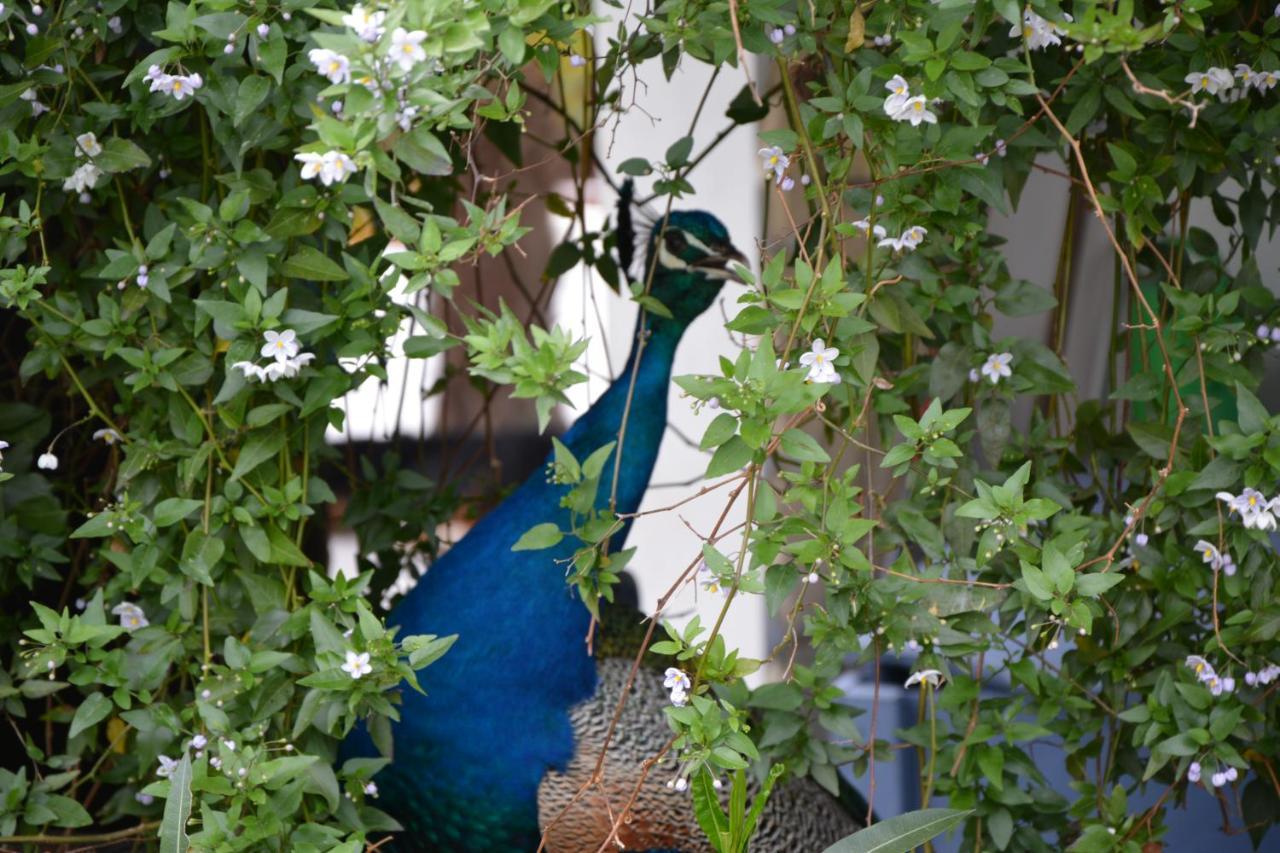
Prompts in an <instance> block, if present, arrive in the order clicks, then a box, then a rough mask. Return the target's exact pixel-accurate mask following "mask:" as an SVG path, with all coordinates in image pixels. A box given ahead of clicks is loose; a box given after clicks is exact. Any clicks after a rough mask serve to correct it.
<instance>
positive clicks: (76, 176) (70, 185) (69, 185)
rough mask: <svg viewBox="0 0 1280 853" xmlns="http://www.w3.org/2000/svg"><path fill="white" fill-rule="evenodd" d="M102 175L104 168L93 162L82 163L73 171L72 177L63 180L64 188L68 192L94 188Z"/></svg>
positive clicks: (79, 191)
mask: <svg viewBox="0 0 1280 853" xmlns="http://www.w3.org/2000/svg"><path fill="white" fill-rule="evenodd" d="M101 177H102V170H101V169H99V168H98V167H97V166H95V165H94V164H93V163H81V164H80V166H79V167H78V168H77V169H76V170H75V171H74V172H72V173H71V177H69V178H67V179H66V180H64V181H63V182H62V188H63V189H64V190H66V191H67V192H74V193H82V192H87V191H88V190H91V189H93V187H94V185H95V184H96V183H98V178H101Z"/></svg>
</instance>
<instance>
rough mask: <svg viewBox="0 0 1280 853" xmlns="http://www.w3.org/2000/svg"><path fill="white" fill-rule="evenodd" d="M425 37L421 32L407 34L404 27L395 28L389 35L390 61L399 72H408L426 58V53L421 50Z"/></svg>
mask: <svg viewBox="0 0 1280 853" xmlns="http://www.w3.org/2000/svg"><path fill="white" fill-rule="evenodd" d="M426 37H427V34H426V32H425V31H423V30H414V31H413V32H409V31H407V30H405V28H404V27H396V28H395V31H394V32H392V33H391V59H392V61H393V62H395V63H396V64H397V65H399V66H400V70H401V71H408V70H409V69H411V68H413V66H415V65H417V64H418V63H419V62H422V61H423V60H424V59H426V58H427V52H426V51H425V50H423V49H422V42H423V40H424V39H426Z"/></svg>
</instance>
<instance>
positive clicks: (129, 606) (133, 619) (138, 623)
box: [111, 601, 151, 633]
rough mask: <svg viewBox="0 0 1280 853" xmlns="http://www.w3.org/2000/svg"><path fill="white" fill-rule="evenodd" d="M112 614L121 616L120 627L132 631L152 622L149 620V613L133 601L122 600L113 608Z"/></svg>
mask: <svg viewBox="0 0 1280 853" xmlns="http://www.w3.org/2000/svg"><path fill="white" fill-rule="evenodd" d="M111 615H113V616H119V617H120V627H122V628H124V629H125V630H126V631H129V632H130V633H132V632H133V631H136V630H138V629H139V628H145V627H147V626H148V625H150V624H151V623H150V622H148V621H147V614H146V613H145V612H144V611H143V609H142V608H141V607H139V606H138V605H136V604H134V603H133V602H131V601H122V602H120V603H119V604H117V605H116V606H115V607H113V608H111Z"/></svg>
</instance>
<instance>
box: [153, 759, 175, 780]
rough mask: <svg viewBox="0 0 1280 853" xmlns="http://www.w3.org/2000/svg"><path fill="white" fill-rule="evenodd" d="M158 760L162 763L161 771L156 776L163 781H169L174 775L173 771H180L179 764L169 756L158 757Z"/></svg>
mask: <svg viewBox="0 0 1280 853" xmlns="http://www.w3.org/2000/svg"><path fill="white" fill-rule="evenodd" d="M156 760H157V761H159V762H160V769H159V770H157V771H156V775H157V776H159V777H160V778H161V779H168V778H169V777H170V776H172V775H173V771H175V770H177V769H178V762H177V761H175V760H174V759H172V758H170V757H169V756H167V755H157V756H156Z"/></svg>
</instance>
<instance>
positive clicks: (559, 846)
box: [377, 211, 856, 851]
mask: <svg viewBox="0 0 1280 853" xmlns="http://www.w3.org/2000/svg"><path fill="white" fill-rule="evenodd" d="M744 260H745V259H744V257H743V255H742V253H741V252H739V251H738V250H737V249H736V248H734V246H733V245H732V243H731V242H730V239H729V235H728V232H727V231H726V229H725V227H724V225H723V224H722V223H721V222H720V221H719V220H718V219H717V218H716V217H714V216H712V215H711V214H709V213H706V212H703V211H676V212H671V213H669V214H667V215H666V216H665V217H664V218H663V219H662V220H660V221H659V222H658V223H657V224H655V225H654V226H653V228H652V231H651V233H650V236H649V240H648V262H647V264H646V266H645V270H646V272H647V273H648V275H649V276H650V277H651V281H650V288H649V292H650V294H651V295H652V296H653V297H655V298H656V299H657V300H658V301H660V302H661V303H662V304H663V305H664V306H666V307H667V309H668V310H669V312H670V315H671V316H669V317H666V316H659V315H658V314H656V313H649V314H647V315H642V316H641V319H640V321H638V325H637V335H636V341H635V342H634V343H633V346H632V350H631V355H630V357H629V358H628V360H627V363H626V366H625V368H624V369H623V371H622V372H621V374H620V375H619V376H618V377H617V378H616V379H615V380H614V382H613V384H612V385H611V386H610V387H609V388H608V390H607V391H605V393H604V394H603V395H602V396H601V397H600V398H599V399H598V400H597V401H596V403H595V404H594V405H592V406H591V408H590V409H589V410H588V411H587V412H586V413H585V414H583V415H582V416H581V417H580V418H578V420H577V421H576V422H575V423H574V425H573V426H572V428H570V429H569V430H568V432H567V433H566V434H565V435H564V436H563V437H562V439H561V441H562V442H563V443H564V445H566V446H567V447H568V449H569V450H570V451H572V453H573V454H574V456H575V457H576V458H578V459H583V458H585V457H587V456H588V455H589V454H590V453H591V452H592V451H594V450H596V449H597V448H599V447H601V446H603V445H605V444H607V443H609V442H611V441H615V440H616V439H617V438H618V432H619V427H620V425H621V423H622V420H623V412H624V409H628V405H627V404H628V397H629V396H630V398H631V399H630V406H629V413H628V415H627V429H626V433H625V444H624V447H623V452H622V467H621V471H620V473H619V476H618V479H617V490H616V510H617V512H619V513H621V514H624V515H625V514H627V513H633V512H635V511H636V509H637V508H638V507H639V505H640V501H641V498H642V497H643V496H644V493H645V489H646V488H647V486H648V482H649V477H650V475H651V473H652V471H653V466H654V462H655V460H656V458H657V455H658V446H659V444H660V443H661V440H662V436H663V433H664V431H665V429H666V423H667V393H668V389H669V385H670V379H671V367H672V361H673V358H674V356H675V352H676V346H677V344H678V343H679V341H680V338H681V336H682V335H683V334H684V331H685V329H686V328H688V326H689V324H690V323H691V322H692V321H693V320H694V319H695V318H696V317H698V315H700V314H701V313H702V312H703V311H704V310H706V309H707V308H708V307H709V306H710V305H711V304H712V303H713V301H714V300H715V298H716V296H717V294H718V293H719V291H720V288H721V286H722V284H723V282H724V281H725V280H726V279H729V278H734V277H736V276H735V274H734V273H733V272H732V271H731V270H730V269H729V267H728V264H729V263H730V262H731V261H738V262H742V261H744ZM642 336H643V346H641V345H640V341H641V338H642ZM633 385H634V387H632V386H633ZM613 464H614V463H613V454H610V461H609V462H608V464H607V465H606V467H605V469H604V472H603V474H602V476H601V480H600V482H602V483H607V482H611V480H612V476H613V474H612V470H613ZM564 491H565V487H564V486H562V485H557V484H556V483H555V482H553V481H551V480H549V479H548V478H547V477H545V476H544V474H543V473H542V472H541V471H538V472H535V473H534V474H533V475H532V476H531V477H530V478H529V479H528V480H526V481H525V482H524V483H523V484H522V485H521V486H520V487H519V488H517V489H516V491H514V492H513V493H512V494H511V495H510V496H509V497H508V498H507V499H506V500H504V501H503V502H502V503H501V504H500V505H499V506H498V507H496V508H495V509H494V510H493V511H491V512H490V513H489V514H488V515H486V516H485V517H484V518H483V519H481V520H480V521H479V522H478V523H477V524H476V525H475V527H474V528H472V529H471V530H470V531H469V532H468V533H467V535H466V536H464V537H463V538H462V539H461V540H460V541H459V542H458V543H457V544H456V545H454V546H453V547H452V548H451V549H450V550H449V551H448V552H446V553H445V554H444V555H443V556H442V557H441V558H440V559H439V560H438V561H436V563H435V564H434V565H433V566H432V567H431V568H430V570H429V571H428V572H427V573H426V574H425V575H424V577H423V578H422V580H421V581H420V582H419V583H418V585H417V586H416V587H415V588H414V589H413V590H412V591H411V592H410V593H409V594H408V595H407V596H405V598H404V599H403V600H402V601H401V602H400V603H399V604H398V605H397V606H396V608H395V609H394V611H393V612H392V614H391V616H390V622H391V623H392V624H397V625H399V626H400V627H401V633H403V634H416V633H432V634H437V635H446V634H455V633H456V634H458V635H459V639H458V641H457V642H456V644H455V645H454V646H453V647H452V649H451V650H450V651H449V653H448V654H446V655H445V656H444V657H443V658H442V659H440V660H439V661H438V662H436V663H435V664H433V665H432V667H431V670H430V679H429V684H428V688H429V695H426V696H423V695H421V694H418V693H415V692H409V693H407V694H406V696H405V700H404V705H403V707H402V708H401V720H400V722H399V723H397V724H396V725H395V727H394V729H393V734H394V756H393V761H392V762H391V764H390V765H389V766H387V767H386V768H384V769H383V770H382V771H381V772H380V773H379V774H378V776H377V783H378V787H379V791H380V803H379V804H380V806H382V807H383V808H384V809H386V810H387V811H389V812H390V813H391V814H392V815H393V816H394V817H395V818H396V819H397V820H398V821H400V822H401V823H402V824H403V825H404V827H405V832H404V833H402V834H401V835H400V836H399V837H398V838H397V840H396V844H397V846H398V849H403V850H414V849H421V850H467V851H489V850H494V851H497V850H502V851H519V850H528V851H532V850H536V849H537V848H538V845H539V841H540V838H541V830H540V813H539V807H540V805H541V809H542V814H541V820H542V821H543V822H544V823H547V822H549V821H550V820H551V818H552V817H553V816H554V815H555V814H558V813H559V811H560V810H561V808H562V807H563V805H564V804H565V803H567V801H568V799H569V798H570V797H571V796H572V790H573V789H576V786H577V784H579V782H580V780H579V779H578V775H577V774H579V773H580V771H582V770H583V768H584V767H585V766H586V764H587V761H588V759H589V758H591V757H592V756H594V755H595V754H598V747H599V741H600V738H601V737H602V735H603V731H604V729H605V727H606V726H607V719H608V715H609V714H610V713H611V711H612V708H613V707H614V703H616V701H617V698H618V695H619V692H620V690H621V687H622V683H623V678H624V676H625V667H629V666H630V660H626V661H623V659H622V658H608V657H606V656H604V655H603V654H602V655H601V656H600V658H599V659H596V658H593V657H592V656H591V654H590V652H589V651H588V649H587V647H586V644H585V643H584V638H585V636H586V635H587V632H588V626H589V619H590V616H589V613H588V610H587V608H586V607H585V606H584V605H583V604H582V602H581V601H580V600H579V599H578V598H577V596H576V595H575V594H574V593H573V591H572V590H570V588H569V587H568V586H567V585H566V583H565V577H564V570H563V566H564V565H565V564H566V562H567V559H568V558H569V557H571V555H572V553H573V550H574V545H573V544H571V543H570V542H569V540H567V539H566V540H565V541H564V542H562V543H561V544H560V545H558V546H556V547H553V548H549V549H547V550H544V551H536V552H513V551H512V550H511V548H512V545H514V544H515V543H516V541H517V539H519V537H520V536H521V535H522V534H523V533H525V531H527V530H528V529H530V528H531V527H533V526H534V525H536V524H539V523H542V522H547V521H553V522H558V523H559V524H560V526H561V528H562V529H568V527H569V524H568V518H567V513H568V510H566V509H563V508H561V506H560V499H561V497H562V496H563V494H564ZM603 491H605V490H602V492H603ZM605 500H608V496H607V495H601V496H600V497H599V498H598V502H600V503H603V501H605ZM628 527H629V524H628V525H626V526H623V527H622V528H621V529H620V530H618V532H617V533H616V534H614V536H613V537H612V539H611V542H610V552H615V551H617V550H618V549H619V548H621V546H622V544H623V542H624V540H625V538H626V535H627V531H628ZM531 553H532V556H531V555H530V554H531ZM608 618H609V619H610V620H616V619H617V617H616V615H614V614H610V616H609V617H608ZM636 619H638V615H637V616H636ZM633 621H634V620H633ZM634 690H635V692H634V695H633V697H632V699H631V701H629V703H628V707H629V708H630V710H629V711H628V716H627V718H626V719H625V720H624V721H623V725H622V726H620V727H619V731H620V732H621V734H620V737H619V739H618V741H617V743H616V745H615V746H614V747H612V748H611V758H610V763H609V767H608V768H607V770H608V774H607V776H608V781H609V783H610V784H613V783H616V784H618V785H621V784H623V781H624V779H625V778H626V774H628V773H631V772H638V766H639V764H640V762H641V761H642V760H643V759H644V758H646V757H648V756H649V755H652V754H653V753H654V752H655V751H656V748H657V745H659V744H661V742H662V741H663V740H664V739H665V738H666V737H668V736H669V730H668V729H667V726H666V724H665V720H664V717H663V715H662V713H661V710H660V709H661V707H662V706H663V705H664V704H666V703H667V701H668V700H667V697H666V692H665V691H664V690H663V689H662V687H661V676H660V675H659V674H657V673H654V672H650V671H647V670H646V671H645V672H643V673H642V674H641V677H640V678H639V679H638V680H637V683H636V686H635V688H634ZM593 750H594V751H593ZM641 750H647V751H643V752H642V751H641ZM540 789H541V791H540ZM566 792H567V793H566ZM797 792H800V793H797ZM806 794H808V795H810V796H811V798H812V797H819V798H822V799H823V801H822V802H819V803H817V805H815V802H816V801H814V802H804V796H805V795H806ZM797 797H800V801H799V802H797V801H796V800H797ZM775 798H776V799H777V801H778V804H779V805H778V806H777V807H771V808H770V809H769V811H768V812H767V813H766V815H765V816H764V817H763V819H762V825H761V829H760V832H761V837H762V838H766V837H770V834H771V833H772V834H773V835H774V836H776V838H777V844H776V846H775V845H774V844H766V845H765V846H763V847H758V848H757V849H783V847H784V846H785V847H787V848H797V849H814V848H815V847H818V849H820V847H819V845H820V844H822V842H825V843H831V842H832V841H835V840H836V839H838V838H840V837H843V836H844V835H847V834H848V833H849V832H851V831H853V830H854V829H855V828H856V827H855V825H854V823H853V821H852V819H851V818H849V817H848V816H847V815H846V814H845V813H844V812H842V811H841V810H840V809H839V808H837V807H836V806H835V800H834V799H833V798H831V797H830V796H829V795H827V794H826V793H825V792H824V791H821V789H819V788H817V786H814V785H811V784H807V785H802V786H800V787H796V786H791V787H790V788H789V789H788V790H787V791H786V792H779V793H775ZM540 800H541V802H540ZM621 801H622V800H618V802H621ZM784 810H785V811H791V812H793V814H792V815H791V817H790V819H789V820H790V822H791V824H794V826H795V827H796V829H797V832H799V833H800V834H799V835H797V836H795V837H792V838H788V837H786V829H785V827H786V825H787V823H788V818H787V815H786V814H784ZM599 811H600V810H598V809H593V808H592V807H591V802H590V801H587V802H585V803H579V804H578V805H577V807H576V808H575V809H574V810H571V813H569V814H567V815H566V819H565V820H563V821H561V822H559V823H557V825H556V826H555V828H554V831H553V833H552V834H551V835H550V836H549V840H550V841H551V842H552V843H551V846H550V848H549V849H552V850H594V849H595V848H596V847H597V846H598V845H599V843H600V841H602V840H603V839H604V837H605V835H606V834H607V832H608V823H607V817H606V816H604V815H601V814H599ZM633 813H634V819H633V820H631V821H630V822H629V829H628V833H627V834H626V835H625V836H624V843H625V844H626V846H627V847H628V849H633V850H635V849H639V850H644V849H653V850H659V849H670V850H677V849H679V850H690V851H693V850H701V849H705V848H704V847H703V845H704V844H705V838H704V837H703V836H702V834H701V832H700V830H699V829H698V827H697V824H696V822H695V820H694V817H693V812H692V806H691V804H690V802H689V795H688V794H687V793H680V792H675V791H671V790H669V789H668V788H667V787H666V786H665V784H663V782H662V781H661V780H658V779H656V778H654V779H652V780H651V782H650V783H649V784H648V785H647V786H646V788H645V790H644V792H643V796H642V797H641V799H640V800H639V802H638V803H637V806H636V808H635V809H634V810H633ZM815 814H816V815H819V817H816V818H815V817H814V815H815ZM822 815H829V816H830V817H829V818H826V817H822ZM825 824H829V826H828V825H825ZM602 825H603V831H602V830H601V827H602ZM822 846H825V845H822Z"/></svg>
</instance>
